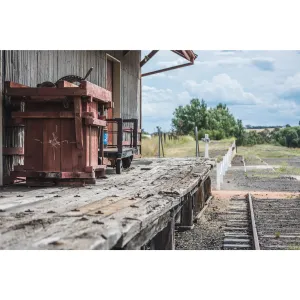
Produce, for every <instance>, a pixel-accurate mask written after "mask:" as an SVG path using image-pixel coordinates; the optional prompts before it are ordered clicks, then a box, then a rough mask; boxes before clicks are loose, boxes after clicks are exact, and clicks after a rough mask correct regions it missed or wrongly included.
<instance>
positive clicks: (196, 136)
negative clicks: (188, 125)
mask: <svg viewBox="0 0 300 300" xmlns="http://www.w3.org/2000/svg"><path fill="white" fill-rule="evenodd" d="M195 140H196V157H199V145H198V143H199V141H198V128H197V126H196V127H195Z"/></svg>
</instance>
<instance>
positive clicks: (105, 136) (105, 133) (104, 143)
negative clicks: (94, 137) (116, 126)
mask: <svg viewBox="0 0 300 300" xmlns="http://www.w3.org/2000/svg"><path fill="white" fill-rule="evenodd" d="M107 144H108V133H107V130H104V131H103V145H104V146H107Z"/></svg>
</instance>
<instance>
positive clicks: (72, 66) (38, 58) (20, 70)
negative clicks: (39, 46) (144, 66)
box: [0, 50, 141, 180]
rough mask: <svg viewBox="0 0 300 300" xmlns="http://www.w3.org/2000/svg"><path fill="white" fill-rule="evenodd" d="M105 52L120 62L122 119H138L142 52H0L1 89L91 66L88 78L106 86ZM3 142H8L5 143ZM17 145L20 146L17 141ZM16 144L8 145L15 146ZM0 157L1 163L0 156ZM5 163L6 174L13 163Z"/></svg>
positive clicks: (83, 71) (33, 83)
mask: <svg viewBox="0 0 300 300" xmlns="http://www.w3.org/2000/svg"><path fill="white" fill-rule="evenodd" d="M106 53H107V54H109V55H111V56H113V57H115V58H116V59H118V60H119V61H120V62H121V116H122V117H123V118H138V119H139V120H140V60H141V51H130V52H129V53H128V54H127V55H126V56H124V55H123V51H120V50H118V51H92V50H86V51H78V50H74V51H65V50H57V51H55V50H49V51H41V50H34V51H23V50H12V51H10V50H5V51H1V56H0V64H1V63H2V67H1V68H0V80H1V81H0V92H1V88H3V82H4V81H14V82H17V83H21V84H24V85H28V86H31V87H36V85H37V84H38V83H42V82H44V81H52V82H56V81H57V80H58V79H59V78H61V77H63V76H66V75H78V76H82V77H83V76H84V75H85V74H86V72H87V71H88V70H89V69H90V68H91V67H93V68H94V70H93V72H92V74H91V75H90V77H89V78H88V80H89V81H90V82H92V83H95V84H97V85H99V86H102V87H104V88H105V87H106ZM1 76H2V79H1ZM1 94H2V93H1ZM1 94H0V96H1ZM0 117H1V115H0ZM0 129H1V127H0ZM1 132H2V130H1ZM2 136H3V134H2ZM20 139H23V137H21V136H20ZM4 144H7V143H6V142H5V143H4ZM17 144H18V145H19V142H18V143H17ZM17 144H16V145H11V146H13V147H17ZM0 146H1V143H0ZM0 153H1V152H0ZM0 156H1V158H0V162H1V159H2V155H0ZM10 158H12V159H13V158H14V157H10ZM16 158H17V157H16ZM1 165H2V162H1ZM5 166H6V167H5V170H4V172H5V173H8V172H9V171H10V170H11V169H12V166H13V163H12V162H11V161H10V160H8V159H5ZM0 177H1V171H0ZM0 180H1V179H0Z"/></svg>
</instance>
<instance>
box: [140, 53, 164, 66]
mask: <svg viewBox="0 0 300 300" xmlns="http://www.w3.org/2000/svg"><path fill="white" fill-rule="evenodd" d="M158 51H159V50H152V51H151V52H150V53H149V54H148V55H146V56H145V57H144V59H143V60H142V61H141V62H140V67H142V66H143V65H144V64H145V63H146V62H147V61H149V60H150V59H151V58H152V57H153V56H154V55H155V54H156V53H157V52H158Z"/></svg>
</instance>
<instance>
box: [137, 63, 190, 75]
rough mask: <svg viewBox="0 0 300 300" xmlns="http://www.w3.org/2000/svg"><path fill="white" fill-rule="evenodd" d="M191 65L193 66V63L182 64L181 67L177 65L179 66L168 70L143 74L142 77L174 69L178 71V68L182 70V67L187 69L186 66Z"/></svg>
mask: <svg viewBox="0 0 300 300" xmlns="http://www.w3.org/2000/svg"><path fill="white" fill-rule="evenodd" d="M192 65H193V63H187V64H182V65H179V66H174V67H170V68H165V69H161V70H156V71H152V72H148V73H144V74H142V77H145V76H149V75H153V74H157V73H161V72H166V71H171V70H174V69H179V68H183V67H187V66H192Z"/></svg>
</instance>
